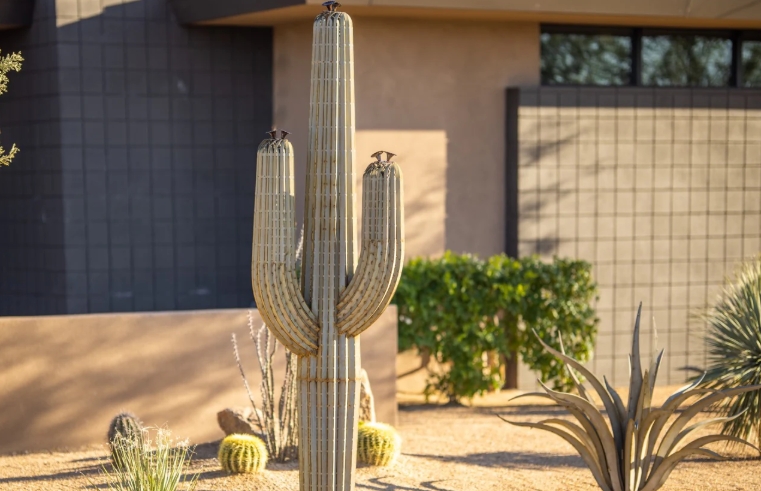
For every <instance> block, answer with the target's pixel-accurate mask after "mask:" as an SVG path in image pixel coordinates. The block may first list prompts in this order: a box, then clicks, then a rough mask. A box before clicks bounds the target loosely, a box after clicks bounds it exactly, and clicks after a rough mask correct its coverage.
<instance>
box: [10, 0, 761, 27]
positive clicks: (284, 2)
mask: <svg viewBox="0 0 761 491" xmlns="http://www.w3.org/2000/svg"><path fill="white" fill-rule="evenodd" d="M0 1H2V0H0ZM169 1H170V2H171V3H172V4H173V6H174V9H175V12H176V14H177V17H178V18H179V20H180V22H181V23H183V24H207V25H228V26H231V25H238V26H240V25H249V26H251V25H260V26H266V25H276V24H281V23H286V22H292V21H295V20H303V19H313V18H314V17H315V16H316V15H317V13H319V12H320V11H321V10H322V7H321V4H322V2H323V1H324V0H169ZM341 4H342V9H343V10H346V11H347V12H349V13H351V14H352V15H357V16H360V15H361V16H376V17H406V18H438V19H473V20H476V19H482V20H489V19H491V20H515V21H531V22H547V23H574V24H612V25H658V26H674V27H680V26H684V27H729V28H755V27H758V28H761V0H757V1H753V0H721V1H718V0H637V1H632V0H342V1H341Z"/></svg>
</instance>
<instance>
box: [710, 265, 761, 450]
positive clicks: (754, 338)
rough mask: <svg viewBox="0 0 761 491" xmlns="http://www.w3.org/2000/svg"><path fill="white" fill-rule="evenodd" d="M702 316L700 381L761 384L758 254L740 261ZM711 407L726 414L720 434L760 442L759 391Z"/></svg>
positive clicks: (725, 385) (724, 384) (712, 384)
mask: <svg viewBox="0 0 761 491" xmlns="http://www.w3.org/2000/svg"><path fill="white" fill-rule="evenodd" d="M700 317H701V318H702V320H703V321H704V322H705V323H706V327H707V333H706V341H707V343H708V360H709V361H708V367H707V370H706V373H705V377H704V378H703V382H702V383H701V386H702V387H706V388H710V389H719V390H722V389H730V388H735V387H738V386H741V385H761V258H757V259H755V260H754V261H750V262H747V263H745V264H743V265H742V267H741V268H740V270H739V271H738V273H737V275H736V276H735V280H734V281H733V282H730V283H728V284H727V286H726V287H725V288H724V290H723V291H722V293H721V294H720V296H719V299H718V301H717V303H716V304H715V305H714V306H713V307H712V308H710V309H708V310H707V311H705V312H703V313H702V314H701V315H700ZM714 409H716V410H717V411H718V412H719V413H720V414H721V415H722V416H725V417H730V419H727V420H726V421H725V422H724V424H723V426H722V433H723V434H724V435H729V436H732V437H735V438H741V439H744V440H752V441H755V443H756V446H758V447H761V391H759V390H755V391H751V392H745V393H743V394H740V395H739V396H737V397H736V398H734V399H731V400H724V401H721V402H718V403H717V404H716V405H715V406H714ZM733 416H734V417H733ZM732 417H733V418H732Z"/></svg>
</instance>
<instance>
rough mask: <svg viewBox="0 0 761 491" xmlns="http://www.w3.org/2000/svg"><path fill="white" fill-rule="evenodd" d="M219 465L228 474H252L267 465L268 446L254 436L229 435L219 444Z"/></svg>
mask: <svg viewBox="0 0 761 491" xmlns="http://www.w3.org/2000/svg"><path fill="white" fill-rule="evenodd" d="M217 458H218V459H219V463H220V464H221V465H222V468H223V469H224V470H226V471H227V472H235V473H246V474H252V473H256V472H260V471H262V470H263V469H264V468H265V467H266V465H267V446H266V445H265V444H264V442H263V441H262V439H261V438H258V437H256V436H254V435H236V434H232V435H228V436H226V437H225V439H224V440H222V443H220V444H219V453H218V455H217Z"/></svg>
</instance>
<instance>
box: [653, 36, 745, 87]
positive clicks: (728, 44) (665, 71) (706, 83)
mask: <svg viewBox="0 0 761 491" xmlns="http://www.w3.org/2000/svg"><path fill="white" fill-rule="evenodd" d="M641 56H642V85H655V86H677V87H728V86H729V82H730V78H731V76H732V40H731V39H725V38H720V37H708V36H693V35H676V36H675V35H657V36H642V54H641Z"/></svg>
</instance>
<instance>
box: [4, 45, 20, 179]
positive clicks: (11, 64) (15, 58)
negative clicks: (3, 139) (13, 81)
mask: <svg viewBox="0 0 761 491" xmlns="http://www.w3.org/2000/svg"><path fill="white" fill-rule="evenodd" d="M22 61H24V58H22V57H21V53H11V54H9V55H5V56H0V94H4V93H6V92H7V91H8V81H9V80H8V72H10V71H15V72H19V71H21V62H22ZM18 152H19V149H18V147H17V146H16V145H15V144H13V146H11V149H10V151H9V152H8V153H5V149H4V148H3V147H2V145H0V165H10V164H11V161H12V160H13V157H15V156H16V154H17V153H18Z"/></svg>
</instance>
